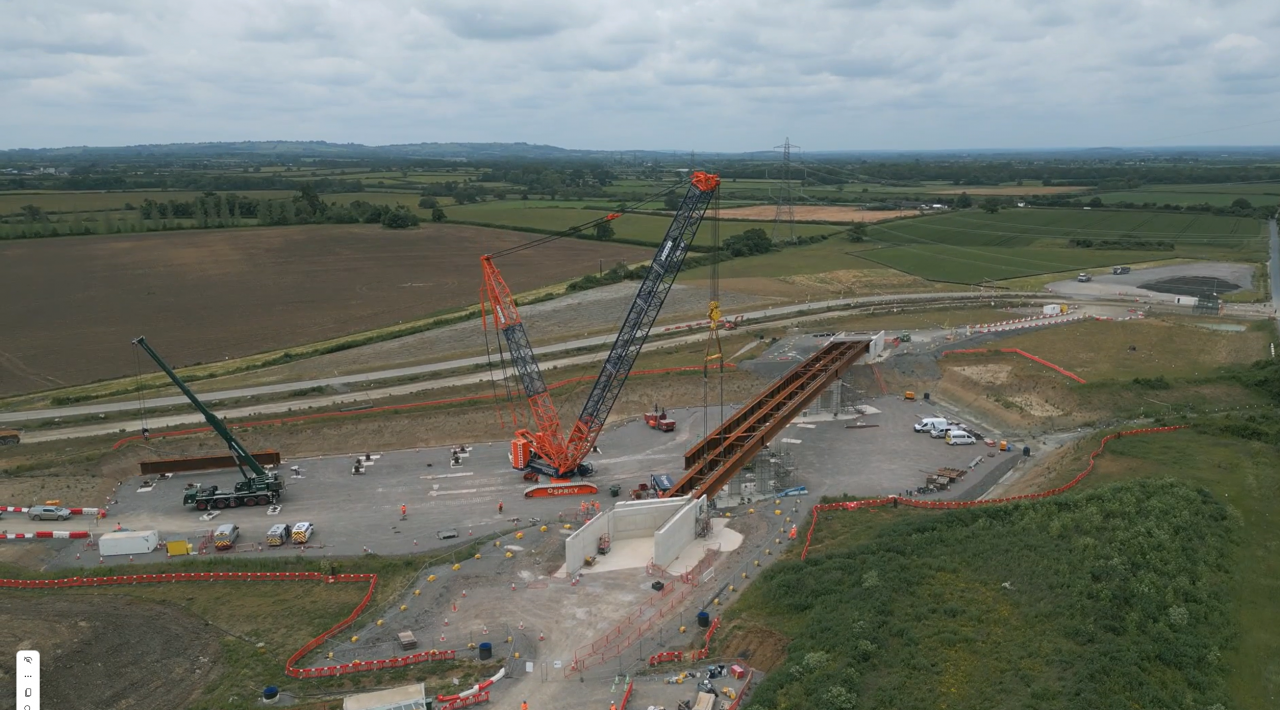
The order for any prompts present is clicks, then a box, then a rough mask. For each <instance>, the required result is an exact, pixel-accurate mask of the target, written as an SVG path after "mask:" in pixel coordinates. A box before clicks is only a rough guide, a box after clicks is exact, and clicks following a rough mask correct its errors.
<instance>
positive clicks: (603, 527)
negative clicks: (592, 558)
mask: <svg viewBox="0 0 1280 710" xmlns="http://www.w3.org/2000/svg"><path fill="white" fill-rule="evenodd" d="M612 515H613V511H612V510H610V511H609V512H607V513H602V514H600V515H597V516H596V517H594V518H592V519H591V520H589V521H587V524H586V525H583V526H582V527H580V528H578V529H577V530H575V531H574V532H573V534H572V535H570V536H569V537H567V538H565V541H564V563H565V570H566V571H567V572H568V573H569V574H570V575H573V574H577V573H578V570H580V569H582V565H583V560H584V559H585V558H586V557H587V555H594V554H596V543H598V542H599V541H600V536H601V535H604V534H605V533H607V532H609V519H610V518H611V517H612Z"/></svg>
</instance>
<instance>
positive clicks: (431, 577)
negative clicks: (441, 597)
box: [413, 574, 436, 597]
mask: <svg viewBox="0 0 1280 710" xmlns="http://www.w3.org/2000/svg"><path fill="white" fill-rule="evenodd" d="M427 581H428V582H434V581H436V576H435V575H434V574H433V575H431V576H430V577H427ZM421 595H422V590H421V589H415V590H413V596H415V597H416V596H421Z"/></svg>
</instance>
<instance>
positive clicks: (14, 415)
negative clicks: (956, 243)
mask: <svg viewBox="0 0 1280 710" xmlns="http://www.w3.org/2000/svg"><path fill="white" fill-rule="evenodd" d="M1001 295H1002V296H1003V297H1006V298H1007V297H1010V296H1029V297H1043V295H1044V294H1034V293H1029V294H1021V293H1011V294H1001ZM940 298H941V299H945V300H948V301H961V300H983V299H986V298H990V295H989V294H979V293H970V294H965V293H960V294H943V295H940V294H936V293H922V294H906V295H899V296H869V297H864V298H838V299H833V300H830V301H814V302H811V303H800V304H795V305H791V306H779V307H777V308H767V309H764V310H760V311H749V312H746V313H741V314H734V315H731V316H727V318H729V319H733V318H737V317H739V316H741V317H742V318H743V319H745V320H758V319H773V318H778V317H780V316H786V315H788V314H800V313H804V312H805V311H810V310H814V309H824V308H832V307H837V306H872V305H876V304H877V303H894V302H902V301H937V300H940ZM701 322H702V321H690V322H686V323H679V324H676V325H671V326H663V327H659V328H655V330H654V334H655V335H661V334H662V333H664V332H670V331H677V330H681V329H685V328H691V327H694V326H696V325H698V324H699V323H701ZM775 325H776V324H775ZM704 335H705V333H699V334H698V336H699V337H702V336H704ZM613 338H614V336H612V335H602V336H597V337H594V338H581V339H579V340H571V341H569V342H565V343H557V344H555V345H546V346H543V347H540V348H534V353H536V354H537V355H540V356H542V355H549V354H552V353H557V352H564V351H566V350H574V349H576V348H584V347H597V346H600V345H608V344H610V343H612V342H613ZM682 342H683V341H682ZM659 344H661V345H663V346H665V345H668V344H675V343H674V342H671V341H666V340H663V341H653V342H651V344H650V346H651V347H653V346H658V345H659ZM582 357H584V358H585V359H576V358H566V359H564V360H560V361H556V363H554V364H572V363H574V362H590V361H592V360H599V359H602V358H603V354H599V353H597V354H592V355H588V356H582ZM486 362H487V360H486V358H483V357H469V358H462V359H459V360H450V361H448V362H436V363H431V364H427V365H415V366H413V367H400V368H395V369H391V370H379V371H377V372H368V373H364V374H359V375H342V376H339V377H325V378H321V379H315V380H306V381H302V382H284V383H280V384H275V385H260V386H257V387H242V388H239V389H233V390H225V391H222V392H208V393H198V394H199V395H200V400H201V401H203V402H205V403H211V402H217V401H218V400H222V399H236V398H240V397H255V396H259V395H268V394H281V393H288V392H293V391H296V390H300V389H310V388H313V387H333V386H341V385H350V384H356V383H361V382H374V381H377V380H386V379H393V378H397V377H407V376H412V375H421V374H428V373H432V372H444V371H447V370H454V369H457V368H462V367H471V366H473V365H483V364H485V363H486ZM551 364H553V363H551V362H548V363H545V364H544V369H545V367H546V366H549V365H551ZM475 379H479V378H478V377H470V376H466V377H463V378H462V382H464V383H470V382H473V381H475ZM453 384H458V382H453ZM407 387H409V388H410V389H401V388H395V387H388V388H385V389H380V390H376V391H365V392H361V393H350V394H347V395H341V396H337V397H332V398H328V400H326V399H325V398H316V399H312V398H308V399H306V400H305V401H304V404H305V405H306V406H313V407H314V406H320V405H321V404H335V403H339V402H351V401H358V400H363V399H367V398H370V397H374V396H386V395H389V394H404V393H408V392H417V391H420V390H424V389H431V388H432V386H431V385H429V384H426V383H417V384H413V385H407ZM186 403H187V400H186V398H185V397H182V396H173V397H157V398H155V399H148V400H147V404H148V406H151V407H166V406H172V405H177V404H186ZM317 403H320V404H317ZM296 404H297V403H296V402H295V403H294V405H289V404H288V403H282V405H283V406H282V408H280V409H276V410H270V409H267V408H266V405H263V406H260V407H257V408H255V409H254V411H255V412H269V411H286V410H287V409H288V408H289V407H290V406H296ZM137 406H138V404H137V402H104V403H98V404H88V405H82V406H72V407H56V408H52V409H33V410H28V411H19V412H3V413H0V424H4V423H11V422H24V421H34V420H38V419H52V418H55V417H80V416H86V415H93V414H106V413H110V412H124V411H131V410H134V409H136V408H137ZM184 421H190V419H189V418H188V419H186V420H184ZM197 421H198V420H197ZM156 426H162V425H161V424H156ZM118 428H119V427H118V426H117V427H115V429H118ZM108 429H109V430H114V429H113V428H111V427H108ZM23 438H24V439H25V440H29V441H37V440H38V439H37V438H35V434H33V435H32V436H31V437H25V436H24V437H23Z"/></svg>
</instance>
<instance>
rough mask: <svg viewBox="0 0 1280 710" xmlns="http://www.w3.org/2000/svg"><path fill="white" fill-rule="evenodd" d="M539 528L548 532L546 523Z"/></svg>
mask: <svg viewBox="0 0 1280 710" xmlns="http://www.w3.org/2000/svg"><path fill="white" fill-rule="evenodd" d="M538 530H539V531H541V532H546V531H547V526H546V525H543V526H542V527H540V528H538Z"/></svg>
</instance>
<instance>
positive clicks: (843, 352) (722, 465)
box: [666, 341, 871, 497]
mask: <svg viewBox="0 0 1280 710" xmlns="http://www.w3.org/2000/svg"><path fill="white" fill-rule="evenodd" d="M870 345H871V344H870V342H868V341H852V342H851V341H846V342H832V343H828V344H827V345H825V346H824V347H823V348H822V349H821V350H819V351H818V352H816V353H814V354H813V355H812V356H811V357H810V358H809V359H807V360H805V361H804V362H802V363H800V364H798V365H796V366H795V367H793V368H792V369H791V371H790V372H788V373H787V374H785V375H783V376H782V377H781V378H779V379H778V380H776V381H775V382H774V383H773V384H772V385H770V386H769V387H768V388H766V389H765V390H764V391H763V392H761V393H760V394H759V395H758V396H757V397H756V398H755V399H753V400H752V401H751V402H750V403H748V404H747V405H746V406H745V407H743V408H741V409H739V410H738V411H737V412H735V413H734V414H733V416H732V417H730V418H729V419H727V420H726V421H725V422H724V423H723V424H721V425H720V426H719V427H717V428H716V430H715V431H713V432H711V434H709V435H708V436H707V438H705V439H703V440H702V441H700V442H698V443H697V444H695V445H694V447H693V448H691V449H689V451H687V452H685V455H684V460H685V474H684V477H683V478H681V479H680V481H679V482H678V483H677V484H676V485H675V487H674V488H672V489H671V490H669V491H667V493H666V496H680V495H686V494H693V495H694V496H695V497H697V496H701V495H706V496H714V495H715V494H716V493H717V492H719V491H720V489H721V488H723V487H724V485H725V484H726V483H728V482H729V479H731V478H733V476H734V475H735V474H737V473H738V472H739V471H741V470H742V468H743V467H744V466H745V465H746V464H747V463H749V462H750V461H751V459H752V457H754V456H755V455H756V454H757V453H759V451H760V450H761V449H762V448H764V445H765V443H766V442H768V441H769V440H771V439H773V438H774V437H775V436H777V435H778V434H779V433H781V431H782V429H783V427H785V426H786V425H787V424H789V423H791V420H792V419H794V418H795V417H796V415H797V414H799V413H800V412H801V411H803V410H804V408H805V407H807V406H809V404H811V403H812V402H813V401H814V400H815V399H817V397H818V395H820V394H821V393H822V391H823V390H824V389H826V388H827V386H829V385H830V384H831V383H832V382H833V381H835V380H836V379H837V378H838V377H839V376H840V374H841V373H842V372H844V370H845V369H846V368H847V367H848V366H849V365H850V364H852V363H853V362H854V361H855V360H857V359H858V358H859V357H861V356H862V354H863V353H865V352H867V349H868V348H869V347H870Z"/></svg>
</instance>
